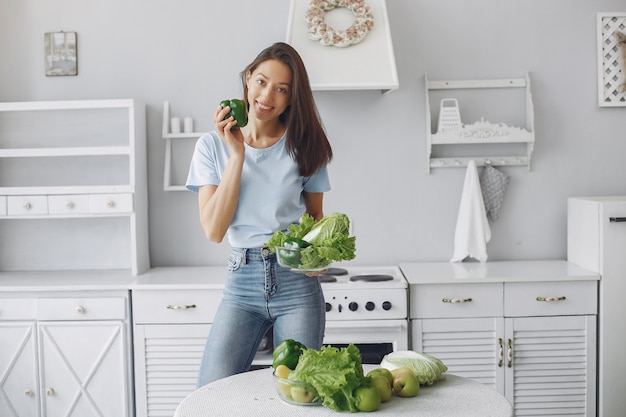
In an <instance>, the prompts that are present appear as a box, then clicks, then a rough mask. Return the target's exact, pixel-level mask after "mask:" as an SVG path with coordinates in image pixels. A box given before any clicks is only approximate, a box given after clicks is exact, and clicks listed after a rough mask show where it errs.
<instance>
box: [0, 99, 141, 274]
mask: <svg viewBox="0 0 626 417" xmlns="http://www.w3.org/2000/svg"><path fill="white" fill-rule="evenodd" d="M0 247H2V251H0V271H15V270H85V269H88V270H94V269H128V270H130V271H131V273H132V274H134V275H137V274H139V273H141V272H143V271H145V270H147V269H148V268H149V267H150V262H149V250H148V199H147V170H146V116H145V106H144V104H143V103H141V102H139V101H136V100H132V99H122V100H77V101H43V102H18V103H0Z"/></svg>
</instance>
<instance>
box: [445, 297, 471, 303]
mask: <svg viewBox="0 0 626 417" xmlns="http://www.w3.org/2000/svg"><path fill="white" fill-rule="evenodd" d="M441 302H442V303H452V304H460V303H470V302H472V299H471V298H443V299H442V300H441Z"/></svg>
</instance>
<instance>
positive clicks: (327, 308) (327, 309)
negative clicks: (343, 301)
mask: <svg viewBox="0 0 626 417" xmlns="http://www.w3.org/2000/svg"><path fill="white" fill-rule="evenodd" d="M332 309H333V306H332V305H331V304H330V303H326V312H329V311H330V310H332Z"/></svg>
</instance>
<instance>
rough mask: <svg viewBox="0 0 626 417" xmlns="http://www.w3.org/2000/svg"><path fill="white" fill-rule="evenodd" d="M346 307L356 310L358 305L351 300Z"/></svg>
mask: <svg viewBox="0 0 626 417" xmlns="http://www.w3.org/2000/svg"><path fill="white" fill-rule="evenodd" d="M348 308H349V309H350V311H357V310H358V309H359V305H358V304H357V303H355V302H354V301H353V302H351V303H350V304H348Z"/></svg>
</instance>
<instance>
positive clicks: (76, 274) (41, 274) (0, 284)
mask: <svg viewBox="0 0 626 417" xmlns="http://www.w3.org/2000/svg"><path fill="white" fill-rule="evenodd" d="M135 279H137V277H136V276H133V275H132V274H131V273H130V270H127V269H125V270H115V269H114V270H111V269H106V270H84V271H83V270H81V271H78V270H77V271H74V270H72V271H66V270H63V271H2V272H0V291H3V292H8V291H16V292H17V291H27V292H32V291H106V290H128V288H129V286H130V285H131V283H132V282H133V281H135Z"/></svg>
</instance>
